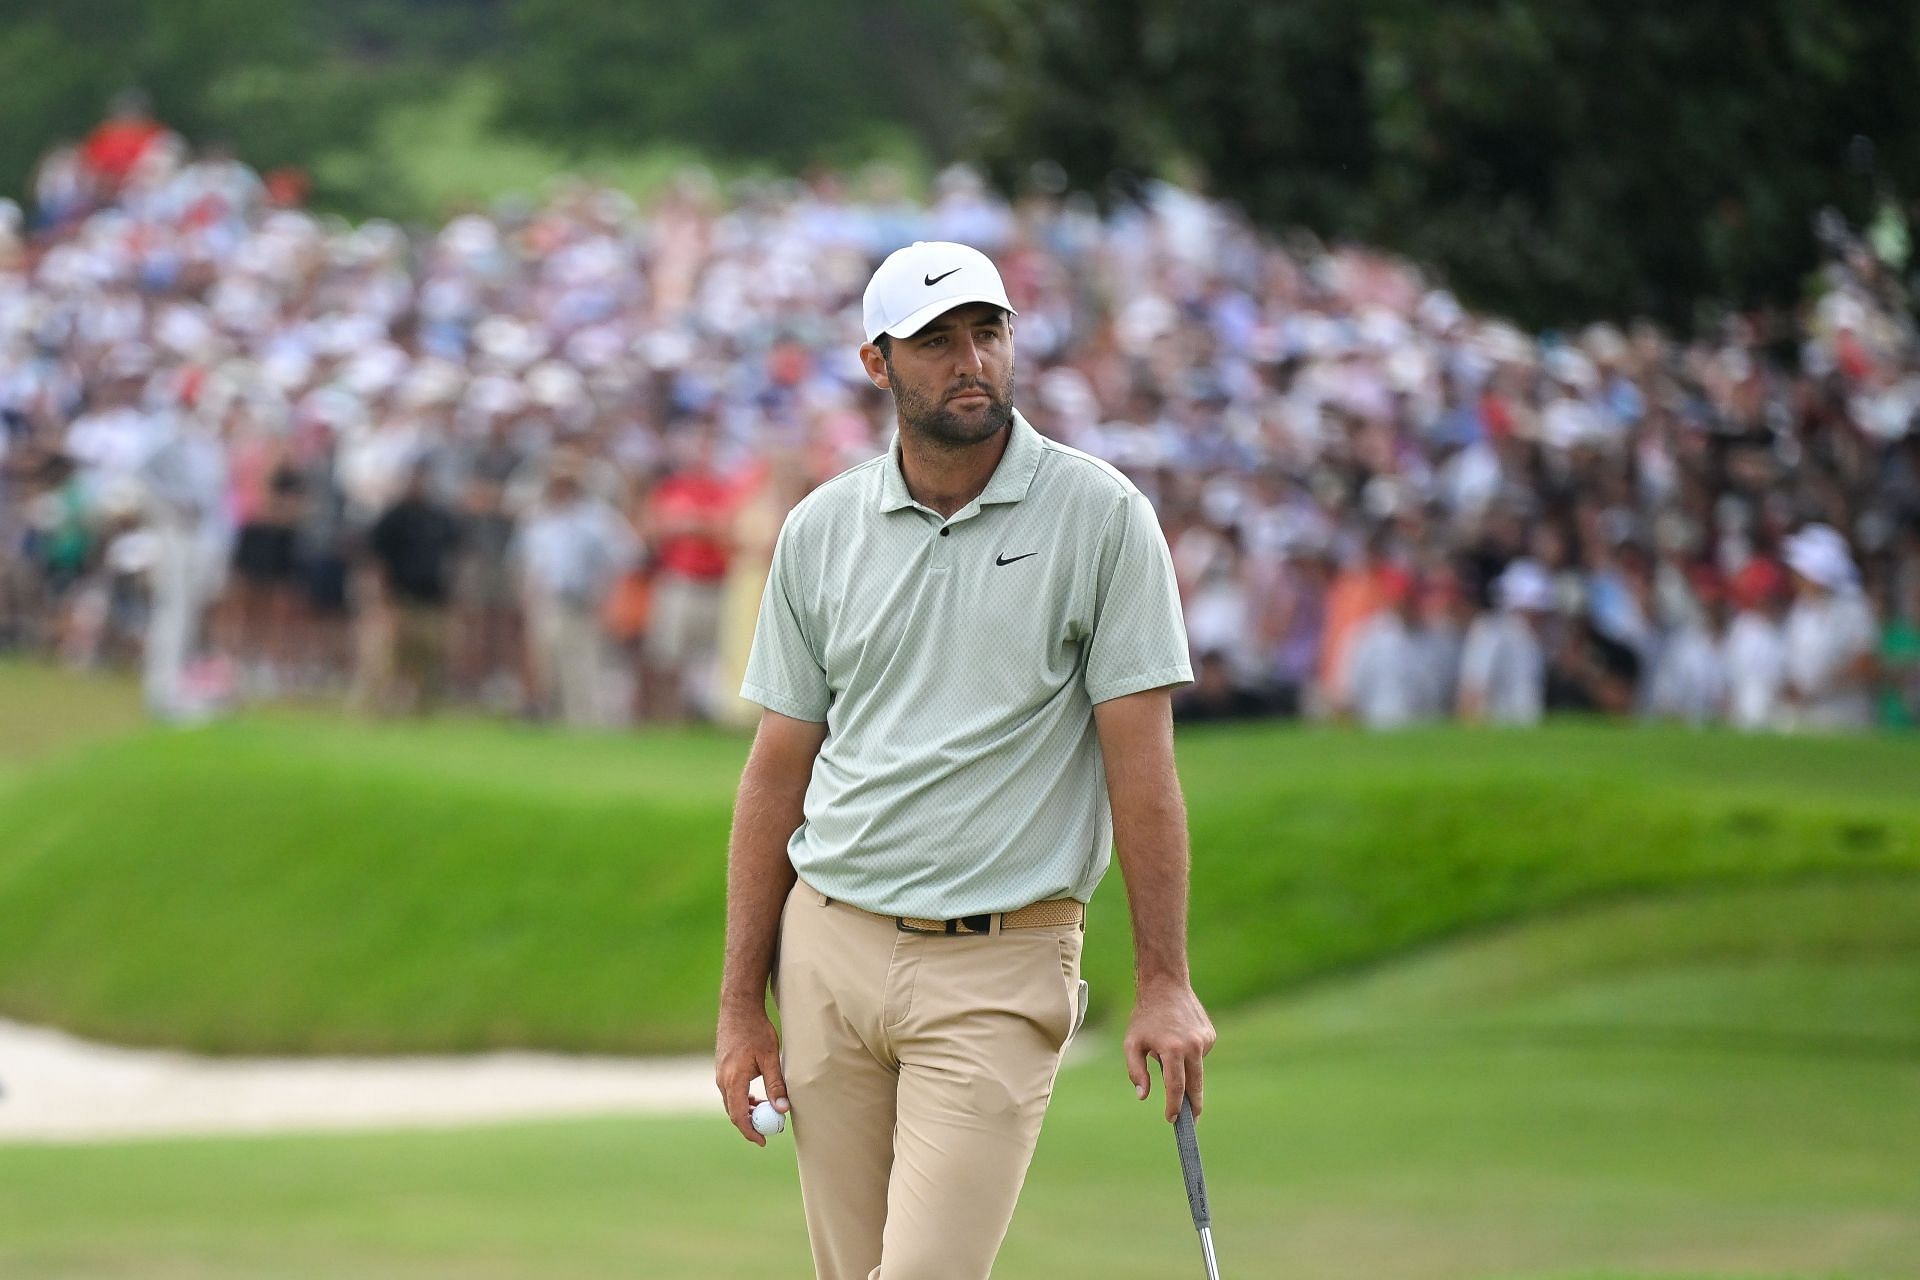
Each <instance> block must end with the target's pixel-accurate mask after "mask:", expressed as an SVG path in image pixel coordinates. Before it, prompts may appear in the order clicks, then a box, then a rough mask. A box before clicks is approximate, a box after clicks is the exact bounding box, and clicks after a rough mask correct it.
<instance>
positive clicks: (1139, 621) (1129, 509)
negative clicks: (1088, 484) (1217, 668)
mask: <svg viewBox="0 0 1920 1280" xmlns="http://www.w3.org/2000/svg"><path fill="white" fill-rule="evenodd" d="M1086 682H1087V697H1088V698H1089V699H1090V700H1092V701H1094V702H1105V701H1107V700H1109V699H1111V698H1120V697H1125V696H1126V695H1127V694H1129V693H1139V692H1140V691H1142V690H1143V689H1158V688H1162V687H1164V686H1166V685H1176V684H1191V683H1193V668H1192V666H1191V665H1189V662H1188V658H1187V626H1186V621H1185V619H1184V618H1182V617H1181V614H1180V589H1179V587H1178V586H1177V585H1176V584H1175V582H1174V577H1173V556H1172V555H1171V554H1170V553H1169V552H1168V551H1167V539H1166V535H1165V534H1163V533H1161V532H1160V520H1159V518H1158V517H1157V516H1155V515H1154V512H1153V507H1152V505H1151V504H1150V503H1149V502H1148V501H1147V500H1146V498H1145V496H1144V495H1142V494H1141V493H1140V492H1138V491H1137V490H1129V491H1128V492H1127V493H1126V494H1124V495H1123V496H1122V497H1121V498H1120V499H1119V501H1118V502H1117V503H1116V504H1115V509H1114V511H1113V512H1112V514H1111V515H1110V516H1109V517H1108V519H1107V526H1106V529H1105V530H1104V531H1103V532H1102V534H1101V546H1100V571H1099V581H1098V585H1097V589H1096V592H1095V607H1094V619H1093V626H1092V627H1091V628H1090V630H1089V635H1088V638H1087V672H1086Z"/></svg>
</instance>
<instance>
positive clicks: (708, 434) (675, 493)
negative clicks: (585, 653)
mask: <svg viewBox="0 0 1920 1280" xmlns="http://www.w3.org/2000/svg"><path fill="white" fill-rule="evenodd" d="M672 450H673V455H672V456H673V459H674V462H675V464H676V465H675V467H674V469H673V470H672V471H671V472H669V473H668V475H667V476H666V478H665V479H663V480H662V481H660V483H659V484H658V485H656V486H655V487H654V490H653V493H652V495H651V498H650V500H649V502H648V512H647V523H648V528H649V532H650V534H651V537H650V539H649V541H650V542H651V543H652V545H653V548H654V582H653V608H652V615H651V617H650V618H649V621H648V627H647V639H646V645H645V649H644V664H645V669H644V672H643V675H644V679H645V683H646V687H647V695H648V696H647V699H646V701H647V703H648V711H649V713H650V714H651V715H652V716H654V717H657V718H660V719H667V720H684V719H686V718H688V716H689V715H690V714H693V715H698V716H700V717H701V718H706V717H707V716H708V715H709V714H710V711H711V704H710V698H709V690H708V688H707V686H708V684H709V683H710V676H711V673H712V668H713V662H714V657H715V655H716V654H717V653H718V651H719V641H720V597H721V590H722V586H723V585H724V583H725V581H726V576H727V560H728V538H729V529H730V526H731V521H732V518H733V508H734V504H735V499H736V493H735V490H734V486H733V485H731V484H729V483H728V482H727V480H726V479H725V478H723V477H722V476H720V475H719V474H718V473H717V472H716V471H715V470H714V466H713V435H712V429H711V428H710V427H708V426H705V425H701V426H698V427H689V428H686V429H684V430H683V431H682V432H681V433H680V434H679V435H677V436H676V437H674V439H673V442H672Z"/></svg>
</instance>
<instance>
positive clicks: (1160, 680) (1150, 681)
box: [1087, 662, 1193, 702]
mask: <svg viewBox="0 0 1920 1280" xmlns="http://www.w3.org/2000/svg"><path fill="white" fill-rule="evenodd" d="M1192 683H1193V668H1192V667H1190V666H1188V665H1187V664H1186V663H1184V662H1179V663H1175V664H1174V665H1173V666H1170V667H1156V668H1154V669H1153V670H1152V671H1142V672H1140V673H1139V674H1138V675H1131V676H1123V677H1121V678H1120V679H1117V680H1102V681H1101V682H1100V683H1099V684H1090V685H1088V686H1087V698H1088V700H1089V701H1092V702H1111V701H1112V700H1113V699H1115V698H1124V697H1126V696H1127V695H1128V694H1130V693H1139V692H1141V691H1142V690H1144V689H1161V688H1165V687H1166V686H1168V685H1180V684H1192Z"/></svg>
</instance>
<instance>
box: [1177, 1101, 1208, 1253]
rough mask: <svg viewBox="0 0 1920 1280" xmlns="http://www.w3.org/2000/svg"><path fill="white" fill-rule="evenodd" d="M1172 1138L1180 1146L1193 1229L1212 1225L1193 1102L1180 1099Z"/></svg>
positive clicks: (1182, 1170)
mask: <svg viewBox="0 0 1920 1280" xmlns="http://www.w3.org/2000/svg"><path fill="white" fill-rule="evenodd" d="M1173 1140H1174V1141H1175V1142H1176V1143H1178V1144H1179V1147H1180V1171H1181V1172H1182V1173H1184V1174H1186V1176H1187V1207H1188V1208H1189V1209H1191V1210H1193V1225H1194V1229H1195V1230H1199V1229H1200V1228H1201V1227H1211V1226H1212V1225H1213V1215H1212V1214H1211V1213H1210V1212H1208V1210H1207V1173H1206V1170H1204V1169H1202V1168H1201V1167H1200V1137H1199V1135H1198V1134H1196V1133H1195V1132H1194V1131H1193V1104H1192V1103H1190V1102H1188V1101H1187V1100H1186V1099H1185V1098H1182V1099H1180V1115H1179V1117H1178V1118H1177V1119H1175V1120H1174V1122H1173Z"/></svg>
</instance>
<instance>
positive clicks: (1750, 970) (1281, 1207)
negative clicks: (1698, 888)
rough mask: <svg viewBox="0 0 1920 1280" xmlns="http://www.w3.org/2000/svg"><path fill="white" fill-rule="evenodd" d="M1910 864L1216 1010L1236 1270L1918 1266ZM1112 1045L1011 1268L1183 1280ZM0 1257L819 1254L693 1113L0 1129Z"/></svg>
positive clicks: (1149, 1115) (1861, 1278)
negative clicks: (1222, 1012) (90, 1142)
mask: <svg viewBox="0 0 1920 1280" xmlns="http://www.w3.org/2000/svg"><path fill="white" fill-rule="evenodd" d="M1916 944H1920V884H1916V883H1914V882H1913V881H1911V880H1908V879H1905V878H1898V877H1896V878H1892V879H1871V878H1863V879H1860V880H1857V881H1854V882H1851V883H1810V884H1803V885H1796V886H1782V885H1767V886H1754V887H1747V888H1738V889H1716V890H1709V891H1703V892H1699V893H1696V894H1690V895H1681V896H1676V897H1673V898H1671V899H1669V900H1667V901H1663V902H1651V901H1649V902H1632V903H1617V904H1611V905H1604V906H1597V907H1594V908H1592V909H1589V910H1585V911H1580V912H1573V913H1569V914H1566V915H1564V916H1562V917H1561V918H1559V919H1555V920H1540V921H1534V922H1529V923H1526V924H1522V925H1517V926H1514V927H1511V928H1506V929H1499V930H1492V931H1488V932H1486V933H1484V934H1482V935H1480V936H1477V937H1475V938H1472V939H1464V940H1461V941H1459V942H1456V943H1452V944H1448V945H1444V946H1438V947H1434V948H1431V949H1429V950H1428V951H1427V952H1426V953H1425V954H1424V955H1422V956H1420V957H1418V958H1415V959H1411V960H1406V961H1403V962H1401V963H1398V964H1394V965H1381V966H1378V967H1376V968H1374V969H1373V970H1371V971H1370V972H1368V973H1365V974H1359V975H1353V976H1350V977H1347V978H1342V979H1335V980H1329V981H1326V982H1323V983H1320V984H1317V985H1316V987H1315V988H1314V989H1313V990H1312V991H1310V992H1307V993H1304V994H1301V995H1297V996H1293V997H1283V998H1278V999H1274V1000H1270V1001H1266V1002H1263V1003H1261V1004H1260V1005H1259V1006H1258V1007H1254V1008H1249V1009H1247V1010H1244V1011H1241V1012H1239V1013H1236V1014H1233V1015H1229V1016H1224V1017H1223V1018H1222V1019H1221V1030H1222V1039H1221V1043H1220V1047H1219V1048H1218V1050H1217V1051H1216V1052H1215V1054H1214V1056H1213V1057H1212V1058H1211V1059H1210V1060H1209V1071H1208V1084H1207V1096H1208V1107H1207V1113H1206V1116H1205V1117H1204V1118H1203V1120H1202V1123H1201V1134H1202V1141H1203V1146H1204V1150H1205V1154H1206V1160H1207V1169H1208V1176H1209V1182H1210V1190H1211V1193H1212V1199H1213V1204H1214V1210H1215V1220H1216V1235H1217V1239H1218V1243H1219V1248H1220V1251H1221V1255H1222V1259H1223V1264H1224V1265H1225V1267H1226V1268H1227V1274H1229V1275H1231V1276H1242V1277H1252V1276H1274V1277H1288V1278H1289V1280H1352V1278H1353V1277H1366V1278H1368V1280H1372V1278H1375V1277H1378V1278H1381V1280H1388V1278H1391V1280H1706V1278H1707V1277H1714V1278H1715V1280H1739V1278H1743V1277H1744V1278H1746V1280H1842V1278H1844V1280H1907V1278H1910V1277H1920V1200H1917V1199H1916V1197H1915V1194H1914V1182H1913V1172H1912V1152H1913V1151H1914V1150H1915V1149H1916V1146H1920V1000H1916V999H1914V998H1913V996H1914V994H1915V992H1916V990H1920V945H1916ZM1156 1114H1157V1113H1156V1112H1155V1110H1154V1108H1153V1106H1152V1104H1148V1105H1141V1104H1138V1103H1135V1102H1134V1101H1133V1098H1132V1095H1131V1091H1130V1089H1129V1088H1128V1086H1127V1084H1126V1081H1125V1078H1124V1076H1123V1074H1122V1072H1121V1068H1120V1064H1119V1061H1118V1053H1117V1049H1116V1048H1115V1047H1114V1046H1113V1044H1112V1043H1111V1040H1109V1041H1108V1043H1107V1044H1105V1045H1104V1046H1099V1047H1098V1051H1097V1052H1096V1053H1095V1054H1094V1055H1093V1056H1092V1058H1091V1059H1090V1060H1089V1061H1088V1062H1087V1063H1085V1064H1084V1065H1081V1066H1078V1067H1075V1068H1071V1069H1069V1070H1068V1071H1066V1072H1064V1073H1063V1074H1062V1077H1061V1081H1060V1084H1059V1088H1058V1090H1057V1093H1056V1098H1055V1101H1054V1106H1053V1109H1052V1112H1051V1114H1050V1115H1049V1118H1048V1121H1047V1129H1046V1132H1045V1134H1044V1135H1043V1138H1042V1141H1041V1148H1040V1152H1039V1155H1038V1157H1037V1158H1036V1160H1035V1163H1034V1168H1033V1171H1032V1173H1031V1175H1030V1176H1029V1179H1028V1183H1027V1188H1026V1192H1025V1194H1024V1195H1023V1197H1022V1201H1021V1207H1020V1211H1019V1214H1018V1215H1017V1217H1016V1218H1015V1221H1014V1225H1013V1229H1012V1232H1011V1234H1010V1236H1009V1239H1008V1242H1007V1245H1006V1247H1005V1249H1004V1250H1003V1253H1002V1255H1001V1263H1000V1265H999V1266H998V1267H997V1268H996V1270H995V1275H996V1277H1004V1278H1005V1280H1019V1277H1027V1276H1032V1277H1037V1276H1057V1275H1071V1276H1089V1277H1095V1276H1097V1277H1103V1278H1109V1277H1110V1278H1112V1280H1131V1278H1135V1277H1137V1278H1139V1280H1146V1278H1147V1277H1155V1276H1166V1275H1186V1274H1197V1269H1198V1262H1197V1259H1196V1258H1195V1257H1194V1254H1195V1252H1196V1249H1195V1247H1194V1244H1193V1236H1192V1231H1191V1228H1190V1227H1189V1225H1188V1222H1187V1217H1186V1203H1185V1199H1184V1197H1183V1196H1182V1195H1181V1193H1180V1184H1179V1174H1178V1165H1177V1162H1176V1160H1175V1158H1174V1152H1173V1144H1172V1140H1171V1137H1170V1134H1169V1133H1168V1130H1167V1128H1166V1126H1165V1124H1164V1123H1163V1122H1161V1121H1159V1120H1158V1119H1157V1118H1156ZM0 1186H4V1187H6V1188H7V1194H6V1195H5V1196H0V1274H7V1275H13V1274H20V1275H32V1276H36V1277H49V1278H56V1280H64V1278H77V1277H106V1276H133V1275H138V1276H141V1277H157V1278H160V1280H167V1278H170V1277H189V1276H191V1277H196V1278H203V1280H237V1278H238V1277H251V1276H258V1275H273V1276H277V1277H278V1276H284V1277H292V1278H299V1277H315V1278H317V1277H332V1276H341V1275H354V1276H367V1277H376V1278H393V1280H402V1278H404V1280H424V1278H425V1277H438V1276H446V1275H461V1276H472V1277H485V1278H501V1280H504V1278H506V1277H556V1278H559V1280H569V1278H573V1277H579V1278H581V1280H585V1278H586V1277H602V1276H616V1275H618V1276H629V1275H633V1276H647V1277H660V1278H662V1280H675V1278H678V1277H695V1276H699V1277H708V1276H745V1275H766V1276H800V1275H804V1274H807V1268H806V1265H805V1258H806V1246H805V1235H804V1228H803V1225H802V1223H801V1219H800V1214H799V1200H798V1195H797V1190H796V1187H795V1183H794V1176H793V1169H792V1150H791V1146H790V1145H789V1144H788V1143H786V1142H785V1141H777V1142H776V1143H774V1144H773V1145H772V1146H771V1147H770V1148H769V1149H768V1150H767V1151H765V1152H761V1151H758V1150H755V1149H753V1148H750V1147H748V1146H746V1145H745V1144H744V1143H742V1142H740V1141H739V1139H738V1137H737V1136H735V1135H734V1134H733V1133H732V1131H731V1130H730V1129H727V1128H726V1127H725V1125H724V1122H723V1121H722V1120H721V1119H720V1118H719V1117H718V1115H717V1114H716V1115H715V1116H713V1117H711V1118H707V1117H689V1118H685V1119H672V1120H637V1119H622V1120H608V1121H597V1122H593V1121H583V1122H572V1123H566V1124H541V1125H524V1126H508V1127H501V1128H497V1129H477V1130H468V1131H461V1132H453V1133H413V1134H376V1135H354V1136H343V1135H334V1136H326V1137H300V1138H275V1139H259V1140H231V1139H221V1140H207V1141H193V1142H160V1143H138V1144H125V1145H116V1146H104V1147H95V1148H53V1147H49V1148H22V1147H14V1148H5V1147H0Z"/></svg>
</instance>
